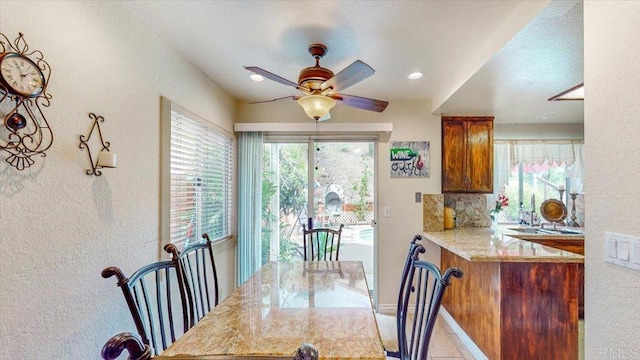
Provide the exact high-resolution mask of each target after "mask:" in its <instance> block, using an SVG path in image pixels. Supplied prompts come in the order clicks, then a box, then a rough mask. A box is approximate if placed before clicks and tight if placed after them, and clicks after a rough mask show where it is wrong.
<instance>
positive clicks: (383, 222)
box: [238, 100, 442, 309]
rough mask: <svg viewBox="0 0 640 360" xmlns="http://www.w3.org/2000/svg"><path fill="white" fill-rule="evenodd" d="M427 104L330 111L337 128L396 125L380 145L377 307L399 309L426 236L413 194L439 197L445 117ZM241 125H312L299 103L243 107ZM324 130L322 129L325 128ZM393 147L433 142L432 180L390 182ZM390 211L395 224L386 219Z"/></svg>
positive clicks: (407, 102)
mask: <svg viewBox="0 0 640 360" xmlns="http://www.w3.org/2000/svg"><path fill="white" fill-rule="evenodd" d="M430 109H431V104H430V103H429V102H426V101H391V102H390V104H389V107H388V108H387V109H386V110H385V111H384V112H383V113H372V112H369V111H364V110H358V109H352V108H347V107H343V106H340V105H338V106H336V107H335V108H334V109H333V110H331V121H332V122H349V123H358V122H391V123H393V133H392V134H391V137H390V139H389V140H388V142H380V143H379V144H378V163H377V165H376V166H377V181H378V184H377V187H378V194H377V196H378V198H377V200H378V208H377V219H378V238H377V261H378V284H377V287H376V288H377V289H378V296H379V298H378V303H379V304H380V305H381V307H382V308H383V309H384V308H387V307H388V306H391V308H392V309H395V303H396V300H397V297H398V295H397V294H398V287H399V281H400V272H401V271H402V265H403V264H404V260H405V258H406V256H407V249H408V247H409V242H410V241H411V239H412V238H413V236H414V235H416V234H420V233H421V232H422V203H421V202H420V203H416V202H414V194H415V193H416V192H421V193H424V194H439V193H440V190H441V188H440V178H441V167H442V165H441V163H442V162H441V146H442V145H441V140H440V138H441V134H440V116H434V115H431V110H430ZM238 114H239V116H238V122H284V123H286V122H307V121H312V120H310V119H309V118H308V117H306V115H305V114H304V112H303V111H302V109H300V107H299V106H298V105H297V104H296V103H295V102H294V101H286V100H285V101H280V102H276V103H268V104H260V105H248V104H241V105H240V107H239V110H238ZM320 129H322V125H320ZM391 141H429V142H430V158H429V160H430V166H431V176H430V177H429V178H428V179H425V178H420V179H396V178H394V179H391V177H390V175H389V174H390V171H391V169H390V165H389V149H390V147H391ZM385 206H388V207H389V209H390V214H391V217H390V218H384V217H383V208H384V207H385Z"/></svg>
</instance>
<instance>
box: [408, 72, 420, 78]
mask: <svg viewBox="0 0 640 360" xmlns="http://www.w3.org/2000/svg"><path fill="white" fill-rule="evenodd" d="M422 75H423V74H422V73H421V72H420V71H416V72H412V73H411V74H409V76H407V77H408V78H409V79H411V80H415V79H420V78H421V77H422Z"/></svg>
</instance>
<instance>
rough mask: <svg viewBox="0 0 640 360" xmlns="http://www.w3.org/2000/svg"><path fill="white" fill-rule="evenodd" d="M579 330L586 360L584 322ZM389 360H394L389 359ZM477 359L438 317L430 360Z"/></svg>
mask: <svg viewBox="0 0 640 360" xmlns="http://www.w3.org/2000/svg"><path fill="white" fill-rule="evenodd" d="M578 329H579V333H578V334H579V335H578V340H579V346H580V349H581V351H580V352H579V358H578V359H579V360H582V359H584V350H582V349H584V320H580V322H579V323H578ZM387 359H389V360H390V359H394V358H391V357H387ZM475 359H476V358H475V357H474V356H473V354H471V352H469V350H468V349H467V348H466V346H465V345H464V344H463V343H462V341H460V338H458V335H456V334H455V333H454V332H453V330H451V327H449V325H448V324H447V322H446V321H444V320H443V319H442V317H441V316H438V321H437V322H436V327H435V330H434V332H433V335H431V343H430V344H429V360H475Z"/></svg>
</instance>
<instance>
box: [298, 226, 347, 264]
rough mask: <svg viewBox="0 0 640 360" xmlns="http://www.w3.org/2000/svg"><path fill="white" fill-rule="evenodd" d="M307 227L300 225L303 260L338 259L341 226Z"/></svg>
mask: <svg viewBox="0 0 640 360" xmlns="http://www.w3.org/2000/svg"><path fill="white" fill-rule="evenodd" d="M343 227H344V224H340V227H339V228H338V230H336V229H332V228H326V227H321V228H314V229H309V230H307V228H306V227H305V226H304V225H302V232H303V252H304V254H303V255H304V261H338V258H339V256H340V238H341V237H342V228H343Z"/></svg>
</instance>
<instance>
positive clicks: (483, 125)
mask: <svg viewBox="0 0 640 360" xmlns="http://www.w3.org/2000/svg"><path fill="white" fill-rule="evenodd" d="M466 125H467V127H466V130H467V164H466V165H467V166H466V176H467V191H468V192H480V193H492V192H493V121H486V120H475V121H468V122H467V123H466Z"/></svg>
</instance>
